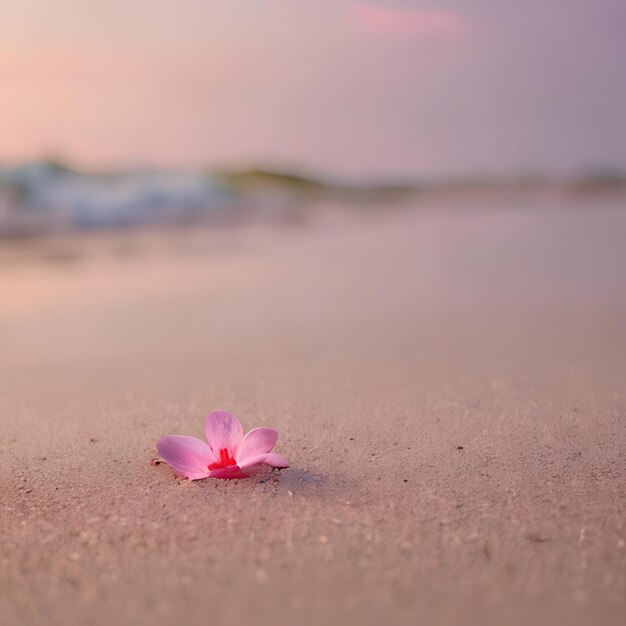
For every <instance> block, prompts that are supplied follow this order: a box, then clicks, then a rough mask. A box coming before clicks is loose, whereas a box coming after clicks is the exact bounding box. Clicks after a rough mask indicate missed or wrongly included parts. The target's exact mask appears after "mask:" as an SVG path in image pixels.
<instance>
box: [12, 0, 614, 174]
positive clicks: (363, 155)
mask: <svg viewBox="0 0 626 626" xmlns="http://www.w3.org/2000/svg"><path fill="white" fill-rule="evenodd" d="M538 16H541V17H540V19H539V18H538ZM624 24H626V5H625V4H624V3H623V2H622V1H621V0H597V1H595V2H584V1H580V2H578V1H577V0H552V1H551V2H550V3H545V2H540V1H539V0H528V1H527V2H524V3H520V2H517V1H515V0H497V1H496V0H473V1H470V0H467V1H465V2H464V1H462V0H456V1H454V0H451V1H447V2H444V1H441V2H436V1H433V2H426V1H424V2H421V1H418V0H404V1H402V0H379V1H376V0H368V1H367V2H360V1H358V0H315V2H312V1H311V0H263V1H262V2H261V1H260V0H254V1H252V0H232V1H230V0H229V1H228V2H226V1H225V0H185V2H184V3H174V2H171V1H169V0H128V1H127V2H125V3H118V2H105V1H104V0H102V1H100V2H97V1H94V2H80V3H76V2H73V1H71V0H49V1H46V2H45V3H43V2H40V1H38V0H3V1H2V4H1V5H0V138H1V139H0V160H4V161H6V160H16V159H27V158H35V157H40V156H42V155H49V154H56V155H61V156H64V157H66V158H68V159H70V160H72V161H74V162H76V163H78V164H86V165H89V166H99V165H116V164H131V163H132V164H137V163H142V164H163V165H174V166H177V165H180V166H189V165H198V164H207V165H223V164H225V165H230V164H232V165H246V164H252V163H265V164H276V165H293V166H296V167H308V168H313V169H315V170H319V171H322V172H331V173H332V172H337V173H342V174H349V175H355V176H360V175H368V174H381V175H427V176H431V175H449V174H467V173H470V174H471V173H481V172H493V173H508V172H541V171H544V170H554V171H576V170H579V169H582V168H585V167H589V166H596V167H600V166H613V167H621V168H623V167H626V124H625V123H624V114H623V111H624V109H625V108H626V107H624V102H625V101H626V80H624V78H625V77H626V32H624Z"/></svg>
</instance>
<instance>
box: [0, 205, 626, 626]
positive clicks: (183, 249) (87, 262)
mask: <svg viewBox="0 0 626 626" xmlns="http://www.w3.org/2000/svg"><path fill="white" fill-rule="evenodd" d="M625 233H626V212H625V211H623V209H622V207H621V206H619V203H616V202H612V201H604V200H603V201H598V200H593V201H592V200H585V201H577V202H572V201H564V200H562V199H558V198H553V199H546V200H544V201H542V202H541V203H539V202H537V203H534V204H528V205H523V204H520V203H515V202H513V201H512V202H511V206H507V207H502V206H500V205H493V206H490V205H487V206H481V204H480V203H478V202H476V203H474V204H467V203H466V204H458V205H450V206H442V205H436V206H418V207H407V208H406V209H402V210H399V209H393V210H392V209H390V210H388V211H386V212H383V213H382V214H380V215H377V214H374V213H372V214H368V215H363V216H357V215H355V214H354V213H344V212H343V211H341V210H340V209H337V208H335V207H331V206H328V207H320V209H319V211H317V212H316V213H315V217H314V218H312V219H311V220H310V221H309V222H308V223H303V224H301V225H291V226H280V225H274V226H268V227H261V226H258V225H257V226H254V227H252V226H251V227H247V228H246V227H240V228H236V229H232V230H228V229H222V230H219V231H211V230H206V231H203V230H196V231H185V230H180V231H175V232H170V233H159V232H155V233H146V234H131V235H125V236H123V237H121V236H120V237H116V236H109V235H107V236H103V235H93V236H90V237H86V238H83V239H80V240H69V241H53V242H36V243H32V244H28V245H26V244H24V243H23V242H22V243H16V242H13V243H11V244H9V243H8V242H4V243H0V248H1V253H0V342H1V343H0V345H1V348H0V433H1V436H2V437H1V439H0V459H1V460H0V481H1V482H0V507H1V508H0V539H1V542H0V615H1V616H2V619H1V622H2V624H3V626H18V625H19V626H25V625H39V624H41V625H43V624H45V625H57V624H58V625H63V626H72V625H81V626H85V625H94V626H99V625H105V624H106V625H110V624H133V625H135V624H138V625H141V624H149V625H152V626H156V625H161V624H163V625H165V624H168V625H171V624H185V625H186V626H193V625H195V624H198V625H200V624H203V625H204V624H242V623H245V622H249V623H254V624H262V625H263V624H273V625H275V624H333V625H334V624H461V623H462V624H468V623H469V624H472V623H476V624H503V623H520V624H525V623H528V624H530V623H532V624H541V623H545V624H556V623H568V624H577V623H580V624H594V625H597V624H599V625H604V624H606V625H610V624H621V623H623V621H622V620H623V618H624V615H625V610H626V606H625V591H626V546H625V542H626V528H625V526H624V507H625V502H626V496H625V493H626V492H625V487H626V481H625V475H624V472H625V468H626V456H625V442H626V436H625V435H626V427H625V420H626V367H625V362H626V332H625V322H624V320H625V319H626V281H625V280H624V268H626V245H625V244H626V241H625V240H626V235H625ZM215 408H225V409H228V410H231V411H232V412H234V413H235V414H236V415H238V416H239V417H240V419H241V420H242V422H243V423H244V426H245V427H246V428H252V427H256V426H262V425H265V426H271V427H274V428H277V429H278V430H279V431H280V440H279V443H278V445H277V448H276V450H277V451H278V452H280V453H281V454H284V455H285V456H287V457H288V459H289V460H290V461H291V467H290V468H289V469H287V470H283V471H281V472H274V473H272V474H270V475H268V476H263V477H259V478H255V479H249V480H246V481H216V480H205V481H198V482H193V483H192V482H189V481H185V480H181V479H179V478H177V477H176V476H175V475H174V474H173V472H172V471H171V470H170V469H169V468H168V467H167V466H165V465H163V464H161V465H155V464H153V463H151V461H152V459H154V457H155V456H156V453H155V450H154V443H155V441H156V439H157V438H158V437H159V436H161V435H163V434H168V433H179V434H190V435H196V436H201V434H202V422H203V419H204V416H205V415H206V413H207V412H208V411H209V410H211V409H215Z"/></svg>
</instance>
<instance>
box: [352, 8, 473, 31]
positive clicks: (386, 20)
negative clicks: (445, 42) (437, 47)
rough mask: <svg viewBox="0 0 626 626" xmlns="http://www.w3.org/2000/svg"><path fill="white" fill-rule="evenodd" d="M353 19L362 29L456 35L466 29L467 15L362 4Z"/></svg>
mask: <svg viewBox="0 0 626 626" xmlns="http://www.w3.org/2000/svg"><path fill="white" fill-rule="evenodd" d="M350 19H351V21H352V22H353V23H355V24H356V25H357V26H358V27H359V28H360V29H362V30H366V31H369V32H374V33H382V34H390V35H405V36H412V37H438V38H439V37H456V36H459V35H461V34H463V33H464V32H465V31H466V30H467V22H466V19H465V17H464V16H463V15H462V14H461V13H459V12H458V11H454V10H452V9H436V8H432V9H424V8H415V7H399V6H395V7H387V6H381V5H376V4H359V5H357V6H355V7H353V8H352V9H351V13H350Z"/></svg>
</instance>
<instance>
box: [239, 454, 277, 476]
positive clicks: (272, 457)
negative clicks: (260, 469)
mask: <svg viewBox="0 0 626 626" xmlns="http://www.w3.org/2000/svg"><path fill="white" fill-rule="evenodd" d="M257 465H266V466H267V467H278V468H284V467H289V461H287V459H286V458H285V457H284V456H281V455H280V454H276V453H275V452H270V453H269V454H257V455H256V456H249V457H247V458H246V460H245V462H244V461H241V462H240V464H239V467H240V468H241V471H242V472H245V473H246V474H249V473H250V471H251V470H252V469H253V468H254V467H256V466H257Z"/></svg>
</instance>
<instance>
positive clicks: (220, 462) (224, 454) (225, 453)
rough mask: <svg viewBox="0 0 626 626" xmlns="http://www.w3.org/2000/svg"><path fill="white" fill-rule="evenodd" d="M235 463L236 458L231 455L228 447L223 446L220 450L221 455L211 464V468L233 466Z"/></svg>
mask: <svg viewBox="0 0 626 626" xmlns="http://www.w3.org/2000/svg"><path fill="white" fill-rule="evenodd" d="M233 465H237V463H236V461H235V459H234V458H233V457H232V456H231V454H230V452H229V450H228V448H222V449H221V450H220V455H219V458H218V459H217V461H215V463H211V464H210V465H209V469H210V470H214V469H221V468H222V467H232V466H233Z"/></svg>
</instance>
